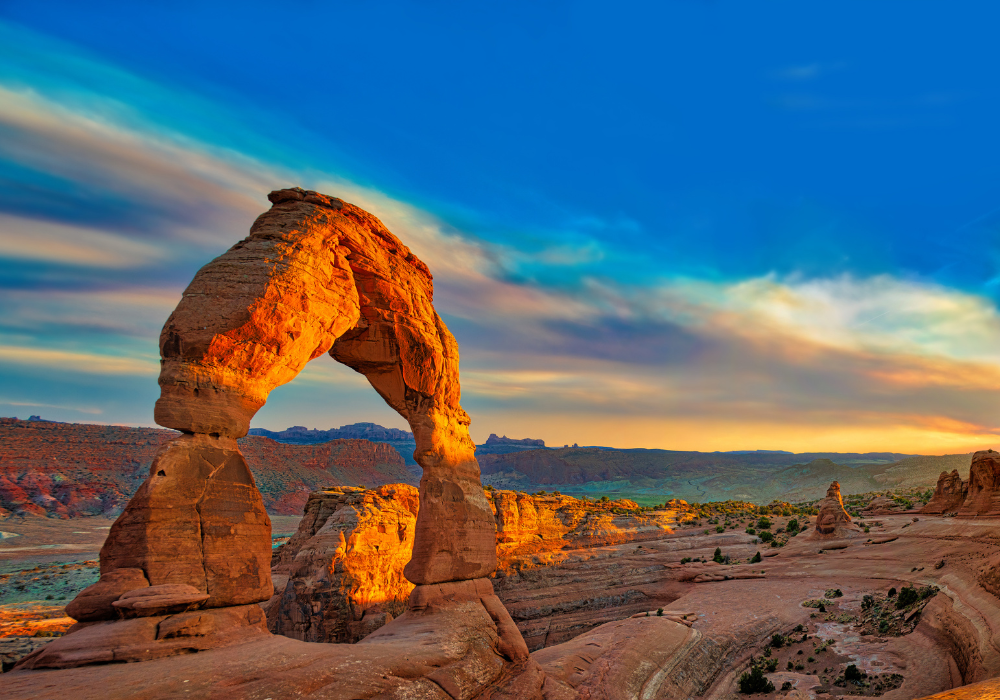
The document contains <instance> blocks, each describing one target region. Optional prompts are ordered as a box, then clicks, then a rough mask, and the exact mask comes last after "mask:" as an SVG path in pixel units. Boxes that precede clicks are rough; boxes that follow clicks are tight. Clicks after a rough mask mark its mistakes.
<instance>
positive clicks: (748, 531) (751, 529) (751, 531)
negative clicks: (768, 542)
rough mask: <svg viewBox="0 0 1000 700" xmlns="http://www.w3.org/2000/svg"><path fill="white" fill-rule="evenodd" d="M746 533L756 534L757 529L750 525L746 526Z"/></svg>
mask: <svg viewBox="0 0 1000 700" xmlns="http://www.w3.org/2000/svg"><path fill="white" fill-rule="evenodd" d="M747 534H748V535H756V534H757V531H756V530H754V529H753V528H752V527H748V528H747Z"/></svg>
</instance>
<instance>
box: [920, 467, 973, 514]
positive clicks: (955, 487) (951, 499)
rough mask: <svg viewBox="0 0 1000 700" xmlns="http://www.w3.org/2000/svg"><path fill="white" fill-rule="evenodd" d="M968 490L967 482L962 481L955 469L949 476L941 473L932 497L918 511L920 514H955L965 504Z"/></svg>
mask: <svg viewBox="0 0 1000 700" xmlns="http://www.w3.org/2000/svg"><path fill="white" fill-rule="evenodd" d="M968 489H969V484H968V482H966V481H962V477H961V476H959V474H958V470H957V469H954V470H952V472H951V473H950V474H949V473H948V472H941V476H939V477H938V481H937V487H936V488H935V489H934V496H933V497H932V498H931V500H930V501H928V502H927V505H925V506H924V507H923V508H921V509H920V512H921V513H928V514H941V513H952V512H955V511H957V510H958V509H959V508H961V507H962V504H963V503H965V498H966V496H967V495H968Z"/></svg>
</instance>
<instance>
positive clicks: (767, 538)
mask: <svg viewBox="0 0 1000 700" xmlns="http://www.w3.org/2000/svg"><path fill="white" fill-rule="evenodd" d="M758 537H760V541H761V542H771V541H772V540H774V535H772V534H771V533H770V532H768V531H767V530H765V531H764V532H762V533H760V535H758Z"/></svg>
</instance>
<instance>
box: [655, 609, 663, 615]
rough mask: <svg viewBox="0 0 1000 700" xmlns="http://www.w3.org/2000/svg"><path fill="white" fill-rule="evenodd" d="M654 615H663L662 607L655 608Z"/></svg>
mask: <svg viewBox="0 0 1000 700" xmlns="http://www.w3.org/2000/svg"><path fill="white" fill-rule="evenodd" d="M656 616H657V617H663V608H657V609H656Z"/></svg>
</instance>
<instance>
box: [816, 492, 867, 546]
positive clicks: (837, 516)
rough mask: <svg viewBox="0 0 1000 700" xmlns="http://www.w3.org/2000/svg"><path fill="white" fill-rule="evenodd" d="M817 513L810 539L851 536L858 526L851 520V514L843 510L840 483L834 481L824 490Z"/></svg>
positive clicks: (857, 530)
mask: <svg viewBox="0 0 1000 700" xmlns="http://www.w3.org/2000/svg"><path fill="white" fill-rule="evenodd" d="M817 505H818V507H819V514H818V515H817V516H816V525H815V527H814V529H813V534H812V539H824V538H826V539H829V538H831V537H832V538H841V537H853V536H856V535H857V533H858V532H860V528H859V527H858V526H857V525H855V524H854V523H853V522H852V521H851V516H850V515H848V514H847V511H846V510H844V499H843V498H841V496H840V484H838V483H837V482H836V481H834V482H833V483H832V484H830V488H828V489H827V491H826V498H824V499H823V500H821V501H820V502H819V503H818V504H817Z"/></svg>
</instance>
